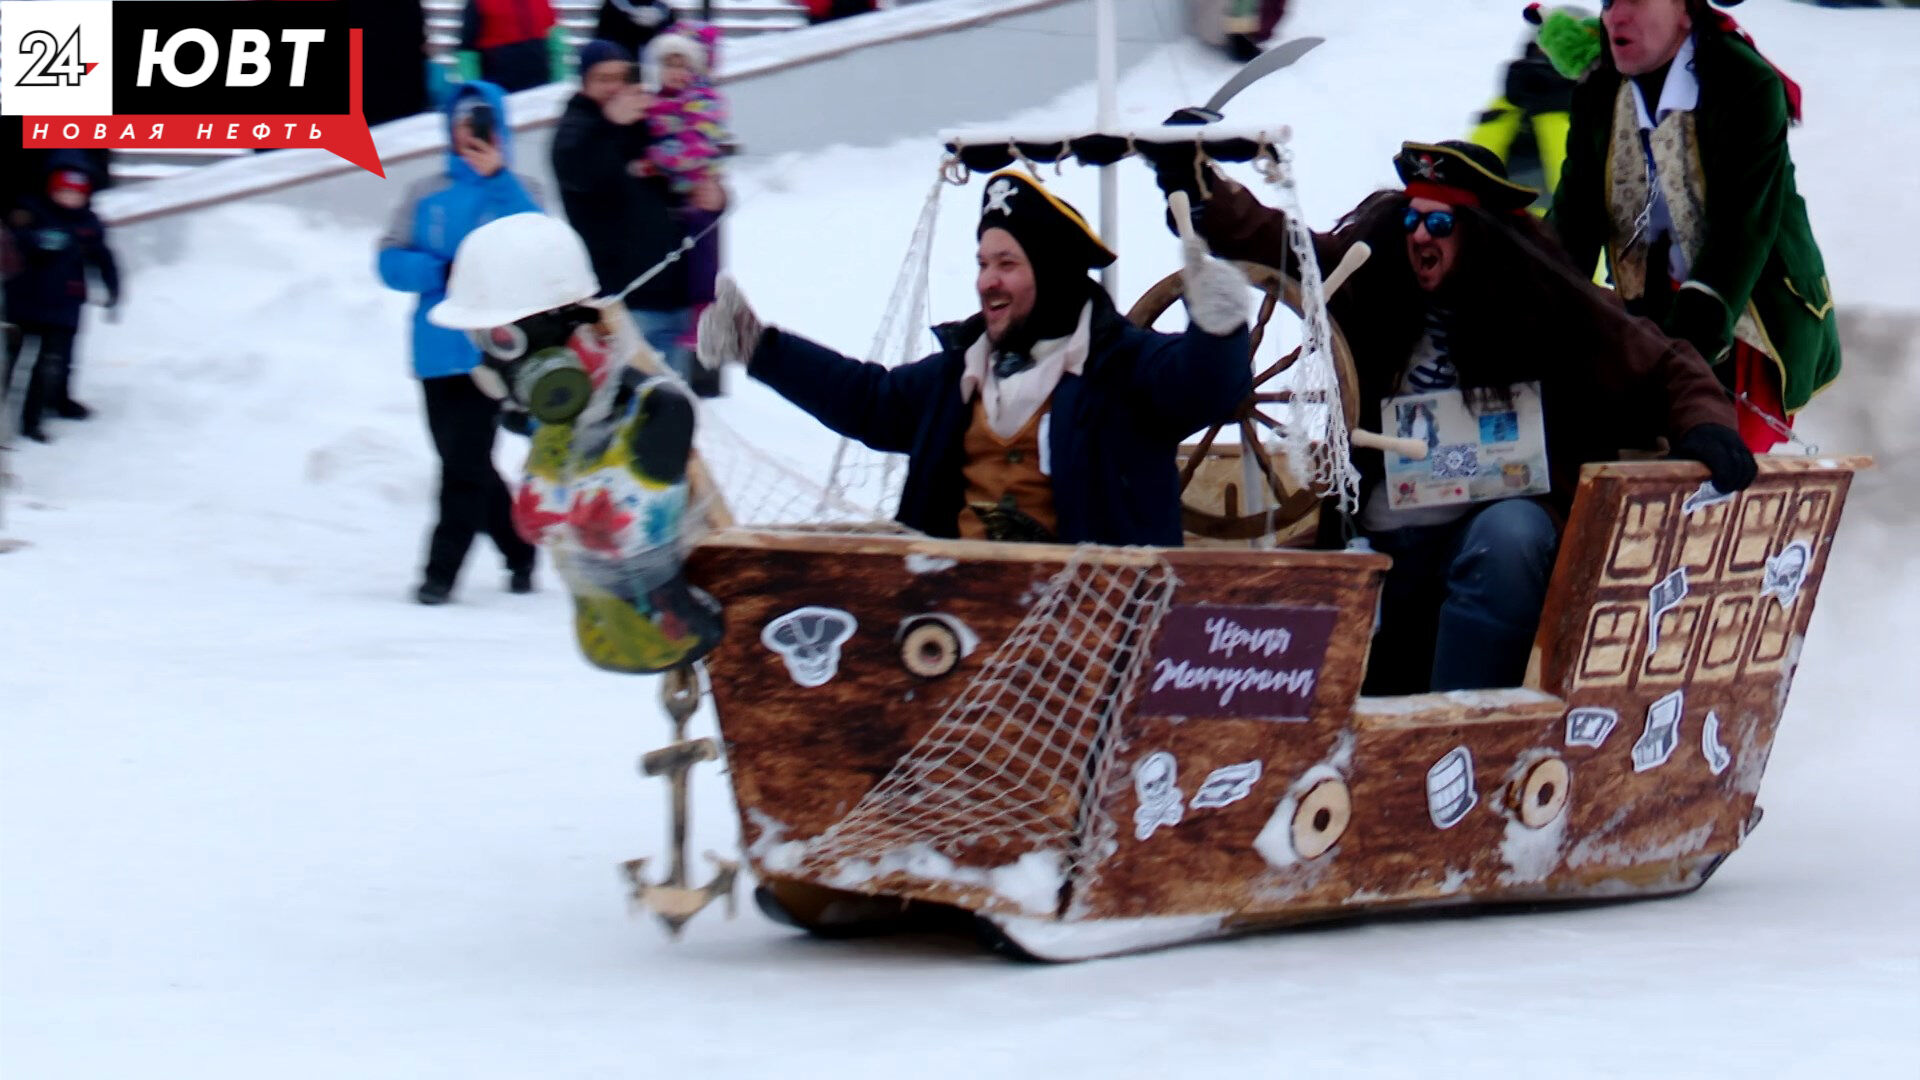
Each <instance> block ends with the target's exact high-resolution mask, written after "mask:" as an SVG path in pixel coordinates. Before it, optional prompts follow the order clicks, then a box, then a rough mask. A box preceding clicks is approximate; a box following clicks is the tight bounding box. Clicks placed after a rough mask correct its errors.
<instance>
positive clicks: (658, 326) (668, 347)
mask: <svg viewBox="0 0 1920 1080" xmlns="http://www.w3.org/2000/svg"><path fill="white" fill-rule="evenodd" d="M628 310H629V311H630V312H631V313H632V314H633V323H634V325H635V326H637V327H639V328H640V336H641V337H643V338H646V339H647V344H649V345H651V346H653V347H654V348H655V349H658V350H659V351H660V355H661V356H664V357H666V358H667V366H668V367H670V368H672V369H673V370H674V372H675V373H676V374H678V375H679V376H680V377H681V378H682V379H692V378H693V353H692V352H691V351H689V350H688V349H687V348H686V347H685V346H684V345H682V344H681V341H682V339H684V338H686V337H687V336H688V335H689V334H691V333H692V332H693V309H692V308H682V309H680V310H679V311H647V310H645V309H642V308H629V309H628Z"/></svg>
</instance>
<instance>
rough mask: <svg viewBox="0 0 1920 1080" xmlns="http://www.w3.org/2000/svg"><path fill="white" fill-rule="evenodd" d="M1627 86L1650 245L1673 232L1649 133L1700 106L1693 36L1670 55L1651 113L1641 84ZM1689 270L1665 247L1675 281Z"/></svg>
mask: <svg viewBox="0 0 1920 1080" xmlns="http://www.w3.org/2000/svg"><path fill="white" fill-rule="evenodd" d="M1627 85H1628V86H1629V87H1630V88H1631V89H1632V92H1633V108H1634V112H1635V116H1636V119H1638V120H1639V123H1640V142H1641V153H1642V154H1643V155H1644V156H1645V159H1646V168H1647V224H1646V229H1647V243H1648V244H1649V245H1651V244H1652V243H1653V242H1654V241H1655V240H1658V239H1659V238H1660V237H1661V236H1663V235H1671V234H1672V232H1673V214H1672V212H1671V211H1669V210H1668V209H1667V196H1666V193H1665V192H1663V191H1662V190H1661V189H1660V174H1659V166H1658V165H1656V164H1655V163H1654V160H1653V152H1652V151H1651V150H1649V149H1647V139H1648V137H1649V133H1650V132H1652V131H1653V129H1654V128H1656V127H1658V126H1659V125H1660V122H1661V121H1662V120H1665V119H1666V118H1667V117H1668V116H1671V115H1672V114H1674V113H1677V112H1692V111H1694V110H1695V109H1697V108H1699V107H1700V80H1699V79H1698V78H1695V77H1694V74H1693V35H1691V34H1689V35H1687V39H1686V40H1685V41H1683V42H1681V43H1680V51H1679V52H1677V53H1674V54H1673V63H1672V64H1669V65H1668V66H1667V81H1666V82H1665V83H1664V84H1662V85H1661V87H1660V104H1659V105H1658V106H1657V107H1656V108H1655V109H1654V112H1653V113H1652V114H1649V113H1648V112H1647V99H1646V96H1645V95H1644V94H1642V93H1641V92H1640V84H1639V83H1637V82H1634V81H1633V80H1632V79H1628V80H1627ZM1690 269H1691V267H1689V266H1688V264H1687V253H1686V252H1685V251H1682V250H1681V249H1680V245H1679V244H1670V245H1669V246H1668V248H1667V271H1668V273H1670V274H1672V275H1673V280H1675V281H1685V280H1687V276H1688V271H1689V270H1690Z"/></svg>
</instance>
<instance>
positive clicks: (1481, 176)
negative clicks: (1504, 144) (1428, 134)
mask: <svg viewBox="0 0 1920 1080" xmlns="http://www.w3.org/2000/svg"><path fill="white" fill-rule="evenodd" d="M1393 167H1394V169H1395V171H1397V172H1399V174H1400V182H1401V183H1403V184H1405V185H1406V186H1407V194H1408V195H1410V196H1412V197H1413V198H1416V199H1432V200H1434V201H1435V202H1443V203H1447V204H1448V205H1450V206H1479V207H1484V208H1485V209H1487V210H1488V211H1490V212H1492V213H1496V214H1500V213H1513V212H1515V211H1519V210H1525V209H1526V208H1527V207H1529V206H1532V205H1533V200H1534V199H1535V198H1537V197H1538V196H1539V194H1540V193H1539V192H1538V191H1535V190H1534V189H1532V188H1530V187H1526V186H1525V185H1522V184H1516V183H1514V182H1513V181H1511V180H1509V179H1507V167H1506V166H1505V165H1503V164H1501V163H1500V157H1499V155H1497V154H1495V153H1494V152H1493V151H1491V150H1489V149H1487V148H1486V147H1484V146H1479V145H1476V144H1474V143H1470V142H1460V141H1458V140H1454V139H1449V140H1448V141H1446V142H1443V143H1437V144H1430V143H1416V142H1409V143H1401V144H1400V152H1399V153H1398V154H1396V155H1394V158H1393Z"/></svg>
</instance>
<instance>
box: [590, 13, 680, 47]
mask: <svg viewBox="0 0 1920 1080" xmlns="http://www.w3.org/2000/svg"><path fill="white" fill-rule="evenodd" d="M673 20H674V13H673V8H672V7H671V6H670V5H668V4H667V2H666V0H604V2H603V3H601V5H600V21H599V22H597V23H595V24H594V28H593V36H594V37H595V38H596V39H598V40H600V41H611V42H613V43H614V44H615V45H618V46H620V47H621V48H623V49H625V50H627V53H628V55H630V56H634V57H638V56H639V55H640V54H641V53H643V52H645V51H646V50H647V45H648V44H650V43H651V42H652V41H653V39H654V38H656V37H658V36H659V35H660V33H661V32H662V31H664V30H665V29H666V28H667V27H669V26H671V25H673Z"/></svg>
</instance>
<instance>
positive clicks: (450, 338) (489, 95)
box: [379, 82, 541, 604]
mask: <svg viewBox="0 0 1920 1080" xmlns="http://www.w3.org/2000/svg"><path fill="white" fill-rule="evenodd" d="M505 105H506V95H505V93H504V92H503V91H502V90H501V89H500V88H499V87H498V86H495V85H493V84H492V83H486V82H474V83H466V84H464V85H463V86H461V87H460V89H459V90H458V91H457V92H456V93H455V94H454V96H453V100H452V101H450V102H449V103H448V105H447V131H448V141H449V144H450V145H449V146H448V149H447V165H446V169H445V171H443V172H442V173H440V175H438V176H430V177H427V178H426V179H423V180H420V181H419V182H417V183H415V184H414V185H413V187H412V188H411V189H409V190H408V192H407V196H406V198H404V199H402V200H401V202H400V205H399V206H398V207H397V208H395V211H394V215H393V219H392V222H391V224H389V226H388V228H387V232H386V235H385V236H383V237H381V239H380V249H379V250H380V254H379V272H380V280H381V281H382V282H384V283H385V284H386V285H387V287H388V288H390V289H398V290H400V291H401V292H409V293H414V294H416V295H417V296H419V298H420V301H419V304H418V305H417V306H416V308H415V310H414V320H413V373H414V377H416V378H418V379H419V380H420V389H421V392H422V394H423V395H424V396H425V399H426V411H427V428H428V431H429V432H430V433H431V434H432V437H433V446H434V450H435V451H436V452H437V453H438V454H439V457H440V507H439V510H440V513H439V520H438V522H437V523H436V524H435V525H434V528H433V537H432V540H431V542H430V543H429V545H428V552H427V563H426V568H425V571H424V573H423V575H422V580H421V582H420V585H419V587H418V588H417V589H416V590H415V592H414V598H415V599H416V600H418V601H419V602H420V603H422V604H442V603H445V602H446V601H447V600H449V599H450V598H451V597H452V595H453V586H454V580H455V578H456V577H458V575H459V573H460V566H461V564H462V563H463V562H465V561H466V556H467V549H468V548H469V547H471V546H472V545H473V539H474V537H475V536H476V535H477V534H479V533H481V532H485V533H486V534H487V536H488V537H489V538H490V539H492V541H493V543H494V546H495V547H497V548H499V549H500V554H501V556H502V557H503V558H504V559H505V560H506V565H507V573H508V588H509V589H510V590H511V591H513V592H530V591H531V590H532V589H533V563H534V547H533V545H532V544H529V543H527V542H526V541H525V540H523V539H521V538H520V536H519V534H518V533H516V532H515V531H514V528H513V517H512V503H511V499H510V498H509V496H508V494H507V486H506V483H505V481H503V480H501V478H500V474H499V473H498V472H496V471H494V467H493V439H494V433H495V431H496V429H497V427H498V425H499V414H500V410H499V405H498V403H497V402H495V401H494V399H493V398H491V397H488V396H487V395H486V394H484V393H482V392H481V390H480V388H479V387H478V386H477V385H475V384H474V381H473V379H472V378H471V377H470V376H471V373H472V371H473V369H474V368H475V367H476V366H478V364H479V362H480V353H479V350H478V349H476V348H475V347H474V344H473V342H472V341H470V340H468V338H467V336H466V335H465V334H463V333H461V332H459V331H457V330H448V329H445V328H443V327H439V326H435V325H433V324H432V323H430V322H428V321H427V312H428V311H429V310H430V309H432V307H433V306H434V305H435V304H437V303H439V302H440V301H441V300H442V299H443V298H445V296H446V292H447V276H448V274H449V273H450V272H451V270H452V267H453V256H454V252H456V251H457V250H458V249H459V247H460V242H461V241H462V240H464V239H466V237H467V234H468V233H470V232H472V231H473V230H475V229H477V228H479V227H480V226H482V225H484V224H486V223H487V222H489V221H493V220H495V219H496V218H503V217H507V216H508V215H510V214H522V213H527V212H533V213H539V212H540V209H541V208H540V205H539V203H540V195H539V193H540V187H539V185H538V184H537V183H535V182H534V181H533V180H530V179H528V178H526V177H523V176H518V175H515V173H514V172H513V170H512V169H511V167H510V166H511V162H512V155H513V137H512V135H513V133H512V131H511V130H510V129H509V128H508V127H507V126H506V125H505V123H504V122H503V120H504V117H505Z"/></svg>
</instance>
